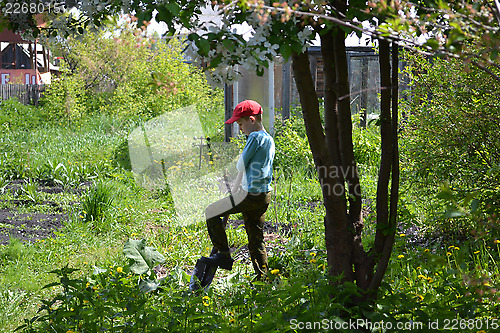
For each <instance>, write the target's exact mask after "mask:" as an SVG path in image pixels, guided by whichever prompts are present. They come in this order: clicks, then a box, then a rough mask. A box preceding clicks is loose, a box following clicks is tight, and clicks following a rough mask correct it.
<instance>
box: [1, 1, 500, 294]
mask: <svg viewBox="0 0 500 333" xmlns="http://www.w3.org/2000/svg"><path fill="white" fill-rule="evenodd" d="M2 3H4V4H5V1H2ZM66 5H71V3H70V2H69V1H67V2H66ZM74 5H76V6H77V7H78V9H79V10H80V13H81V14H82V16H81V17H80V18H78V19H76V18H72V17H70V16H69V15H58V16H57V17H55V18H54V19H53V21H52V22H53V23H52V25H51V27H49V29H55V28H61V27H64V30H65V31H67V32H68V31H70V30H78V29H81V27H79V25H88V24H95V25H99V24H100V22H101V21H103V20H104V19H105V17H106V15H109V14H115V13H119V12H125V13H133V14H134V15H135V16H136V18H137V20H138V22H148V21H150V20H151V18H152V17H153V13H154V11H155V10H156V11H157V14H156V17H155V18H156V20H157V21H163V22H165V23H166V24H167V26H168V35H169V36H173V35H174V34H177V33H178V32H179V31H181V33H182V34H184V35H185V36H186V37H187V41H188V43H189V47H188V50H187V51H188V52H191V54H192V55H193V56H194V57H195V58H197V59H199V60H200V61H202V62H203V63H204V64H206V66H207V69H208V70H209V71H210V72H211V74H212V77H213V79H214V81H216V82H220V83H222V82H230V81H234V80H236V79H237V78H238V72H237V71H236V69H235V68H236V67H235V66H236V65H239V66H243V67H246V68H248V69H251V70H254V71H256V72H257V73H258V74H262V73H263V71H264V68H266V67H267V66H268V65H269V62H270V61H272V60H273V59H274V57H275V56H277V55H281V56H282V57H283V58H284V59H285V60H291V62H292V68H293V73H294V77H295V82H296V84H297V88H298V91H299V96H300V103H301V105H302V112H303V116H304V123H305V127H306V133H307V136H308V139H309V144H310V146H311V150H312V153H313V157H314V161H315V164H316V167H317V170H318V178H319V181H320V184H321V188H322V193H323V199H324V200H323V203H324V206H325V208H326V213H325V218H324V224H325V240H326V249H327V256H328V264H329V267H330V268H329V269H330V274H332V275H336V276H341V277H342V280H343V281H353V282H355V283H356V284H357V285H358V287H360V289H361V290H363V291H365V293H364V297H363V298H366V297H368V298H369V297H372V296H374V295H375V292H376V290H377V289H378V287H379V286H380V284H381V281H382V278H383V276H384V274H385V270H386V267H387V264H388V261H389V257H390V255H391V252H392V246H393V243H394V236H395V232H396V215H397V201H398V183H399V161H398V145H397V123H398V119H397V114H398V112H397V97H398V90H397V86H398V82H397V60H398V49H399V48H400V46H404V47H415V46H421V47H423V51H422V52H434V53H441V54H447V55H450V56H456V57H463V58H465V59H468V61H470V62H471V63H476V64H477V65H478V66H482V67H483V68H485V69H486V70H488V66H489V65H494V64H495V57H493V56H491V57H490V56H489V55H490V54H491V53H488V52H489V51H491V50H494V51H493V52H496V54H498V52H497V51H498V38H497V39H494V38H493V37H498V36H497V34H498V21H500V16H499V14H498V1H496V0H495V1H494V2H493V1H460V2H457V1H454V2H444V1H440V0H437V1H433V0H429V1H427V0H417V1H416V2H415V3H411V2H408V1H385V0H370V1H365V0H349V1H347V0H331V1H310V0H306V1H295V0H291V1H288V2H283V3H279V2H276V3H271V2H269V1H264V0H252V1H250V0H248V1H232V2H230V1H226V0H213V1H212V3H211V4H209V5H208V6H209V7H212V8H213V9H214V10H215V11H216V12H217V14H218V18H219V19H220V21H218V22H213V23H210V22H202V21H201V20H200V18H201V14H202V10H203V9H204V8H206V6H207V4H206V2H205V1H201V0H195V1H193V0H179V1H161V2H160V1H152V0H142V1H136V0H133V1H127V2H123V1H106V0H93V1H79V2H76V1H75V3H74ZM26 22H27V23H26ZM361 22H364V23H363V24H362V23H361ZM3 23H4V24H7V25H9V24H10V26H13V27H17V28H20V27H22V26H23V24H24V23H26V24H24V27H25V28H29V27H30V26H31V27H32V28H33V24H32V23H33V20H31V21H30V20H26V21H25V22H24V23H19V20H13V19H11V18H9V17H3ZM242 24H248V25H249V26H250V27H251V28H253V33H252V36H251V37H250V38H248V39H245V38H243V36H242V35H241V34H239V33H238V31H237V30H234V27H235V26H238V25H242ZM33 29H34V31H35V33H36V32H37V29H36V28H33ZM351 32H355V33H358V34H361V33H365V34H368V35H370V36H372V37H373V38H374V39H378V43H379V51H380V57H379V58H380V73H381V87H380V93H381V115H380V126H381V137H382V150H381V151H382V153H381V163H380V169H379V179H378V187H377V202H376V205H377V220H376V223H377V228H376V230H377V231H376V237H375V241H374V243H373V244H372V246H371V248H370V249H369V250H366V249H365V247H364V246H363V244H362V238H361V232H362V229H363V223H364V221H363V219H362V215H361V210H362V201H361V198H362V191H361V187H360V181H359V175H358V172H357V166H356V161H355V159H354V153H353V142H352V123H351V110H350V101H349V98H346V96H349V94H350V92H349V82H348V72H347V57H346V48H345V38H346V35H347V34H349V33H351ZM316 36H319V38H320V40H321V46H322V48H321V52H322V56H323V62H324V72H325V114H324V118H325V123H324V125H322V123H321V115H320V108H319V102H318V99H317V97H316V96H317V95H316V91H315V88H314V82H313V79H312V75H311V72H310V66H309V58H308V53H307V52H308V51H307V45H308V43H309V42H310V41H312V40H313V39H314V38H316ZM466 41H467V42H469V43H477V44H478V45H481V46H482V47H484V48H485V51H484V52H485V53H484V54H479V55H477V54H467V53H466V52H465V51H464V48H462V45H463V44H464V42H466ZM391 45H392V47H391ZM495 50H496V51H495ZM496 54H495V56H496ZM485 55H488V57H486V56H485Z"/></svg>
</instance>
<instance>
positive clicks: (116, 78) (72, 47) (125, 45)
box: [42, 23, 224, 135]
mask: <svg viewBox="0 0 500 333" xmlns="http://www.w3.org/2000/svg"><path fill="white" fill-rule="evenodd" d="M58 47H59V48H60V50H61V51H60V52H62V53H63V54H64V59H65V62H63V68H64V70H63V74H62V75H61V77H60V78H58V79H56V80H54V83H53V84H52V86H51V87H50V88H49V89H48V91H47V93H46V94H45V98H44V99H43V100H42V103H43V105H44V110H45V112H46V113H47V114H48V115H49V116H50V118H52V119H53V118H56V119H57V118H60V119H68V120H75V119H78V118H80V117H82V116H85V115H96V114H103V113H105V114H109V115H118V116H119V117H120V118H122V119H129V118H138V117H139V118H146V119H148V118H152V117H155V116H157V115H160V114H163V113H165V112H169V111H171V110H175V109H178V108H181V107H184V106H188V105H196V106H197V110H198V111H199V113H200V115H202V118H203V119H202V124H203V125H204V126H207V125H212V124H210V122H208V124H207V121H206V120H207V119H205V118H207V117H206V116H203V115H205V114H211V115H213V114H214V113H215V114H217V115H219V116H220V123H222V117H223V112H224V109H223V96H222V93H221V91H220V90H214V89H212V88H211V87H210V86H209V85H208V83H207V80H206V77H205V75H204V74H203V72H202V71H201V70H199V69H198V68H196V67H195V66H193V65H191V64H188V63H186V62H185V60H184V58H183V56H182V53H181V51H182V48H183V45H182V41H180V40H177V39H174V40H170V41H169V42H168V43H167V42H166V41H164V40H159V39H155V38H143V37H138V36H137V31H136V30H135V29H134V28H133V26H131V25H128V24H127V23H124V24H123V25H120V26H118V27H116V26H109V27H107V28H105V29H104V30H102V31H99V32H95V33H94V32H87V33H86V34H85V35H84V36H83V38H82V39H73V38H69V39H68V40H66V41H64V42H63V43H62V45H58ZM209 119H211V121H214V117H209ZM215 119H217V118H215ZM217 127H220V124H218V125H217ZM204 129H205V130H208V128H204ZM211 130H213V129H211ZM208 132H210V130H209V131H208ZM212 134H213V133H210V135H212Z"/></svg>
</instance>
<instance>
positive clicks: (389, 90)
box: [370, 41, 399, 295]
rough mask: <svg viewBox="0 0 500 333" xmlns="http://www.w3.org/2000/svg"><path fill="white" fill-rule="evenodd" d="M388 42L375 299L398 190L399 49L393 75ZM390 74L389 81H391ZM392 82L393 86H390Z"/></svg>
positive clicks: (384, 48) (383, 46)
mask: <svg viewBox="0 0 500 333" xmlns="http://www.w3.org/2000/svg"><path fill="white" fill-rule="evenodd" d="M390 59H391V55H390V47H389V42H387V41H380V75H381V85H382V96H381V98H382V99H381V114H380V117H381V139H382V155H381V162H380V171H379V183H378V187H377V233H376V236H375V245H374V250H375V251H376V252H375V256H376V257H377V258H378V262H377V268H376V272H375V274H374V277H373V279H372V281H371V283H370V290H371V291H372V294H373V295H374V294H375V292H376V290H377V289H378V288H379V287H380V284H381V283H382V278H383V277H384V275H385V272H386V270H387V266H388V264H389V258H390V256H391V252H392V248H393V245H394V238H395V234H396V217H397V201H398V190H399V155H398V145H397V126H398V88H397V87H398V48H397V45H395V44H393V54H392V72H391V68H390ZM391 73H392V80H391ZM391 81H392V82H391ZM391 101H392V116H391ZM389 180H390V182H391V190H390V193H391V196H390V199H389V196H388V193H389Z"/></svg>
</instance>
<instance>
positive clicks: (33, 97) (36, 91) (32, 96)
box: [0, 84, 45, 105]
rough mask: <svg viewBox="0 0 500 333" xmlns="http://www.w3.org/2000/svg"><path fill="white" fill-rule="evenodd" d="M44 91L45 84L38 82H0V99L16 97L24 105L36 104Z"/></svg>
mask: <svg viewBox="0 0 500 333" xmlns="http://www.w3.org/2000/svg"><path fill="white" fill-rule="evenodd" d="M44 91H45V86H44V85H38V84H0V96H1V100H2V101H6V100H8V99H11V98H17V99H18V100H19V102H21V103H23V104H26V105H27V104H33V105H37V104H38V101H39V100H40V96H41V95H42V93H43V92H44Z"/></svg>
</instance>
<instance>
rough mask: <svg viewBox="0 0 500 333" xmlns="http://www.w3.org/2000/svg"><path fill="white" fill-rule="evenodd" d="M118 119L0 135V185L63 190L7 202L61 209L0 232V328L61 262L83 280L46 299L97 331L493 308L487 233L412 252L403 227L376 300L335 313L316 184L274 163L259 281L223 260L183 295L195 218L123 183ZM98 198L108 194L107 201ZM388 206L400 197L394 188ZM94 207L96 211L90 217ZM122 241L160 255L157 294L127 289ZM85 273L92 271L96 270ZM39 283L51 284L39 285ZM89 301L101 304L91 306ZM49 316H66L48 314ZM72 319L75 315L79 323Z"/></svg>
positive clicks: (472, 315) (396, 317)
mask: <svg viewBox="0 0 500 333" xmlns="http://www.w3.org/2000/svg"><path fill="white" fill-rule="evenodd" d="M124 124H126V123H123V122H120V121H118V120H116V119H113V118H109V117H102V118H100V119H98V120H89V121H88V122H84V123H82V125H80V126H78V125H75V127H72V128H66V127H64V126H59V124H53V125H49V124H46V125H43V126H41V127H37V128H34V129H32V130H31V131H27V130H19V131H17V132H5V133H3V134H2V135H0V149H1V152H2V155H1V156H2V157H1V159H0V162H1V163H0V172H1V173H2V174H3V177H2V178H1V179H4V180H6V181H8V180H9V179H17V178H20V179H25V180H29V179H31V180H32V183H31V184H32V185H33V186H36V187H37V188H38V189H40V188H41V187H43V186H44V185H43V184H42V182H41V181H40V180H44V179H45V180H46V181H51V182H52V184H53V185H58V186H61V187H62V188H63V189H64V191H62V192H60V193H45V192H38V193H39V195H40V197H39V198H38V199H37V200H34V202H33V203H32V204H29V205H23V206H20V207H18V208H19V209H20V211H22V212H23V213H34V212H39V211H43V212H55V210H54V207H51V206H46V205H42V204H37V202H40V201H41V202H44V201H53V202H57V203H58V205H59V206H58V207H60V209H62V211H63V212H64V213H66V214H67V216H68V217H67V220H66V221H65V222H64V227H63V228H62V229H61V230H59V231H58V232H56V234H55V237H54V238H48V239H44V240H41V241H38V242H34V243H26V244H22V243H20V242H19V241H16V240H12V241H11V243H10V244H9V245H6V246H2V247H0V331H2V332H12V331H13V329H15V328H16V327H17V326H19V325H21V324H22V323H23V321H24V319H29V318H34V317H35V316H36V315H37V311H38V310H39V308H40V306H43V302H42V301H48V300H51V299H53V298H54V297H58V295H61V293H63V292H64V287H65V284H64V283H59V284H56V283H58V281H59V278H58V276H57V274H54V273H50V272H51V271H53V270H56V269H61V268H63V267H65V266H66V265H68V266H69V267H72V268H76V269H78V271H76V272H73V273H72V274H70V275H69V276H70V277H71V278H73V279H79V280H81V281H83V282H78V284H77V285H75V288H74V289H72V290H71V291H66V293H65V294H64V295H66V296H68V295H70V296H71V295H78V297H75V298H68V303H61V302H57V303H56V304H57V305H58V306H59V307H60V310H62V308H64V307H65V306H66V305H68V306H69V308H68V313H70V312H73V313H74V314H75V313H77V314H78V315H81V316H82V318H83V317H84V316H87V315H90V316H95V317H89V318H96V320H102V321H103V322H102V324H103V325H114V324H116V325H118V324H119V323H120V320H122V321H123V322H126V321H130V322H134V323H135V324H134V325H146V326H147V325H155V323H159V324H158V325H160V326H162V327H166V328H167V329H168V330H169V331H183V332H184V331H185V332H199V331H204V330H205V331H208V330H215V329H217V330H221V331H233V332H239V331H244V332H245V331H254V332H269V331H273V330H275V331H276V330H280V331H291V330H292V329H291V322H290V320H292V319H295V320H298V321H321V320H322V319H324V318H327V319H329V320H332V322H334V323H341V322H342V320H346V319H349V318H351V319H358V318H366V317H368V318H370V319H371V320H372V321H374V322H375V321H381V320H385V321H393V322H396V321H404V322H409V321H410V320H413V321H414V322H424V323H428V322H429V320H431V319H432V320H435V319H440V320H441V321H443V320H445V319H457V318H458V319H478V320H483V321H485V320H486V319H488V320H493V319H495V318H496V317H495V316H496V315H495V314H497V313H499V304H500V300H499V299H498V297H499V296H498V291H497V290H499V288H500V285H499V284H500V269H499V265H498V261H499V257H500V251H499V244H498V241H497V242H495V238H494V237H483V238H478V239H473V238H471V240H470V241H468V242H458V241H453V240H443V241H442V242H440V243H436V245H433V246H432V247H431V246H429V247H428V248H424V247H422V245H419V243H418V242H415V241H414V240H412V239H411V237H410V236H411V235H401V234H399V235H398V237H397V240H396V243H395V248H394V251H393V258H392V260H391V262H390V266H389V268H388V271H387V275H386V277H385V280H384V281H385V282H384V285H383V287H382V288H381V290H380V295H379V298H378V300H377V302H376V305H375V306H374V307H346V304H347V303H348V301H349V299H351V298H352V295H353V293H354V292H355V290H354V287H353V286H350V285H346V286H343V287H338V286H335V285H334V284H332V283H330V278H329V277H328V276H327V274H326V270H327V267H326V253H325V245H324V226H323V216H324V208H323V205H322V204H321V200H322V197H321V191H320V187H319V184H318V182H317V180H316V179H314V177H312V176H311V175H310V173H311V171H310V169H309V168H299V167H297V168H294V169H291V170H290V169H287V170H286V171H284V170H283V168H282V169H278V171H277V172H276V174H275V182H274V184H273V186H274V191H273V197H272V201H271V204H270V206H269V209H268V211H267V220H268V221H270V222H271V224H272V225H273V226H275V227H276V228H277V231H276V232H275V235H274V236H275V237H274V238H273V239H271V240H270V241H269V242H268V244H269V246H271V247H272V249H271V250H270V253H269V254H270V259H269V262H270V271H271V273H270V275H269V278H270V283H266V284H259V283H257V284H253V286H252V284H251V283H250V282H249V281H250V280H251V279H252V277H253V272H252V271H253V269H252V267H251V265H250V264H249V263H244V262H239V261H237V262H236V263H235V267H234V270H233V271H232V272H230V273H227V272H225V271H219V272H218V278H217V279H216V281H215V282H214V284H213V286H212V288H211V289H210V290H209V291H208V292H206V293H201V294H200V295H193V294H191V293H189V292H187V288H188V282H189V281H188V279H189V276H188V275H187V273H186V272H187V271H188V270H190V269H191V268H192V267H193V265H194V264H195V262H196V259H198V258H199V256H200V255H207V254H208V253H209V251H210V248H211V244H210V241H209V237H208V234H207V231H206V226H205V223H204V221H203V220H195V221H193V223H190V224H187V225H180V224H179V223H177V218H176V214H175V213H176V211H175V205H174V202H173V199H172V196H171V195H170V194H169V192H168V191H167V190H165V189H156V190H146V189H144V188H141V187H139V186H138V185H137V184H136V182H135V180H134V177H133V175H132V174H131V172H130V171H129V170H128V169H127V168H126V167H127V163H126V160H127V159H126V154H124V152H126V148H125V147H126V145H124V142H126V141H125V139H126V137H127V134H128V132H129V131H130V130H131V129H132V128H135V124H133V123H131V124H128V125H126V126H125V125H124ZM372 134H373V133H371V132H370V133H368V132H366V133H358V134H357V135H358V136H357V139H356V142H358V144H359V145H364V148H363V147H361V148H359V149H358V152H359V154H364V155H362V156H364V157H365V161H367V162H366V164H364V165H362V166H361V167H360V170H361V171H360V172H361V173H362V177H363V178H362V186H363V188H364V189H365V191H366V192H365V193H366V197H365V199H367V198H368V199H369V198H371V196H372V195H373V193H374V186H375V185H374V183H373V179H372V178H373V177H374V173H375V171H374V170H375V169H374V168H373V165H372V164H373V161H372V160H371V159H370V158H371V157H372V156H373V149H374V148H373V145H372V144H373V142H372V141H371V140H373V135H372ZM363 135H367V137H363ZM124 166H125V168H124ZM82 182H83V185H82ZM0 183H1V182H0ZM99 184H101V185H99ZM102 184H105V185H102ZM96 186H97V187H96ZM99 186H101V188H100V189H101V191H100V192H99V191H98V190H97V189H99ZM76 190H78V191H76ZM14 192H16V193H17V194H16V193H14ZM110 197H113V200H107V198H108V199H109V198H110ZM21 198H23V199H26V200H29V196H28V195H27V194H26V193H24V192H22V191H21V190H19V191H12V190H9V189H7V190H5V191H3V192H2V193H0V199H1V205H2V208H14V207H13V206H12V203H11V202H12V201H13V200H16V199H21ZM91 199H92V200H91ZM402 200H409V198H408V197H404V196H403V199H402ZM85 202H87V205H88V207H94V208H95V209H96V212H95V215H92V216H94V217H93V218H87V216H88V215H87V214H89V213H90V209H89V208H86V207H87V206H85ZM102 202H105V209H103V210H102V211H100V210H99V207H101V206H100V203H102ZM402 214H406V215H403V216H404V218H405V219H406V220H405V223H406V224H407V225H409V224H411V223H412V221H414V217H413V215H412V214H410V213H404V212H403V213H402ZM233 218H240V217H239V216H238V215H234V216H233ZM367 221H368V222H367V223H368V225H367V227H366V229H365V230H366V231H365V237H366V239H368V242H369V240H370V237H373V233H374V228H373V226H372V224H370V219H367ZM419 223H421V222H420V221H419ZM128 239H146V240H147V244H148V246H152V247H154V248H156V249H157V250H158V251H159V252H160V253H161V254H162V255H163V256H164V257H165V262H164V263H163V266H164V268H165V270H166V273H167V275H166V276H165V279H164V280H163V282H162V289H160V290H157V291H155V292H151V293H148V294H140V293H138V290H137V287H136V286H137V282H138V281H139V279H143V278H144V277H140V276H136V275H134V274H133V273H132V272H130V271H129V270H128V267H129V266H128V265H129V262H128V261H127V259H126V258H125V257H124V256H123V254H122V250H123V246H124V244H125V242H126V241H127V240H128ZM228 239H229V243H230V245H231V246H233V247H236V248H240V247H242V246H244V245H245V244H246V243H247V240H246V233H245V231H244V229H243V228H237V229H232V228H230V229H228ZM95 267H99V268H101V269H103V270H104V271H102V272H96V271H95ZM120 281H121V282H120ZM49 283H54V285H53V286H51V287H50V288H46V289H43V286H44V285H46V284H49ZM87 283H89V285H88V286H87ZM104 285H109V286H112V287H110V288H104ZM93 287H96V289H93ZM95 290H99V291H98V292H96V291H95ZM131 294H134V295H136V297H134V298H135V299H136V300H135V301H130V300H129V303H128V305H126V306H124V303H123V302H125V300H127V299H128V298H127V297H129V296H130V295H131ZM101 295H107V296H106V297H108V296H109V298H105V300H103V299H104V297H101ZM98 296H100V297H98ZM79 297H80V298H79ZM83 300H85V302H84V301H83ZM106 300H108V301H106ZM141 302H144V303H141ZM92 305H93V306H94V307H92ZM101 305H102V306H104V305H105V306H108V307H109V308H110V309H111V310H109V311H111V312H113V313H114V314H117V313H120V314H121V315H120V316H117V317H115V319H113V320H114V321H112V322H111V321H110V320H109V318H110V317H112V316H109V317H105V316H104V315H103V316H102V317H101V315H100V314H99V313H101V312H99V311H101V310H102V309H101V310H99V309H100V308H98V306H101ZM71 309H73V311H70V310H71ZM80 311H82V312H80ZM106 311H108V310H106ZM106 311H104V310H103V312H102V313H103V314H105V313H107V312H106ZM41 313H42V314H43V313H45V312H44V311H42V312H41ZM58 314H61V316H63V317H64V316H66V315H63V314H62V312H58V311H54V312H53V315H55V316H56V315H58ZM146 314H147V315H148V316H150V317H148V318H150V320H151V321H150V322H149V323H148V322H145V321H144V320H143V319H141V318H140V316H139V315H146ZM63 317H61V318H63ZM61 318H59V320H60V322H59V323H69V322H70V319H69V317H68V316H66V317H64V318H63V319H61ZM82 318H81V319H79V320H80V322H83V321H84V319H82ZM52 319H55V317H53V318H52ZM47 322H48V321H47ZM42 326H43V325H42ZM137 327H142V328H140V329H139V328H137V331H143V327H145V326H137ZM63 328H64V329H63ZM42 329H43V330H46V329H47V327H42V328H40V330H42ZM70 329H71V330H73V331H79V330H78V326H77V325H76V328H75V326H71V325H69V326H61V327H60V330H59V331H62V332H66V331H68V330H70ZM417 331H418V330H417ZM425 331H426V330H423V332H425ZM461 331H462V332H465V331H471V332H472V331H473V332H477V331H480V329H478V330H468V329H465V330H461Z"/></svg>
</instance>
